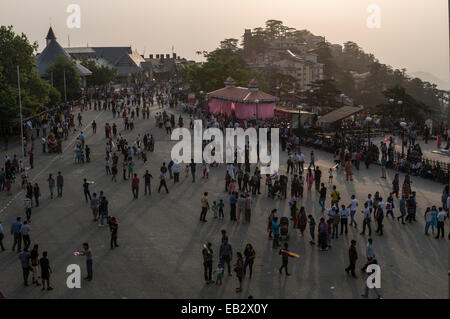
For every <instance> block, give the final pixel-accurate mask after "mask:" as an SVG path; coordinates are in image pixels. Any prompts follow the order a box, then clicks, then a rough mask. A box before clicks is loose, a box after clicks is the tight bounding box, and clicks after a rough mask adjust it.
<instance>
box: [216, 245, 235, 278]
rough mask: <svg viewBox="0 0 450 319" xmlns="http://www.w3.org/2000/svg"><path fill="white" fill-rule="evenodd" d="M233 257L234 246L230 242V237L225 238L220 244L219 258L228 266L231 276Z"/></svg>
mask: <svg viewBox="0 0 450 319" xmlns="http://www.w3.org/2000/svg"><path fill="white" fill-rule="evenodd" d="M232 258H233V247H231V245H230V244H229V243H228V238H225V239H224V240H223V241H222V244H221V245H220V251H219V259H220V263H221V264H222V265H224V267H225V264H226V265H227V266H228V275H229V276H231V264H230V262H231V259H232Z"/></svg>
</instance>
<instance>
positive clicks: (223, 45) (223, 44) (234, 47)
mask: <svg viewBox="0 0 450 319" xmlns="http://www.w3.org/2000/svg"><path fill="white" fill-rule="evenodd" d="M219 48H220V49H222V50H230V51H232V52H237V51H239V48H238V39H234V38H230V39H225V40H223V41H220V47H219Z"/></svg>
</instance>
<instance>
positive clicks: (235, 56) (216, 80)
mask: <svg viewBox="0 0 450 319" xmlns="http://www.w3.org/2000/svg"><path fill="white" fill-rule="evenodd" d="M205 57H206V62H204V63H203V64H202V65H198V64H192V65H188V66H184V67H183V68H182V69H181V75H182V77H183V79H184V80H185V81H186V82H187V83H189V85H190V87H191V91H193V92H196V93H198V92H200V91H204V92H211V91H214V90H217V89H220V88H222V87H223V85H224V82H225V80H226V79H227V78H228V77H229V76H231V77H232V78H233V79H234V80H235V81H236V85H238V86H247V85H248V83H249V81H250V80H251V79H253V78H254V79H256V80H257V81H258V83H259V87H260V88H261V90H267V89H268V85H267V83H266V81H265V79H264V76H263V75H262V74H261V73H260V72H257V71H253V70H248V69H247V66H246V64H245V61H244V60H243V58H242V56H241V54H240V53H238V52H233V51H232V50H231V49H220V48H219V49H216V50H214V51H212V52H209V53H207V54H206V55H205Z"/></svg>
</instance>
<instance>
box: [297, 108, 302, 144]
mask: <svg viewBox="0 0 450 319" xmlns="http://www.w3.org/2000/svg"><path fill="white" fill-rule="evenodd" d="M302 109H303V106H302V105H301V104H299V105H297V111H298V117H297V120H298V124H297V125H298V127H297V136H298V138H299V139H300V135H301V133H302V131H301V126H302V120H301V116H302Z"/></svg>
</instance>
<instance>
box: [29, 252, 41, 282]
mask: <svg viewBox="0 0 450 319" xmlns="http://www.w3.org/2000/svg"><path fill="white" fill-rule="evenodd" d="M30 261H31V269H32V272H33V274H32V278H31V284H32V285H34V284H36V286H40V285H41V284H40V283H39V281H38V277H39V276H38V272H37V271H38V266H39V246H38V245H34V246H33V249H32V250H31V252H30Z"/></svg>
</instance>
